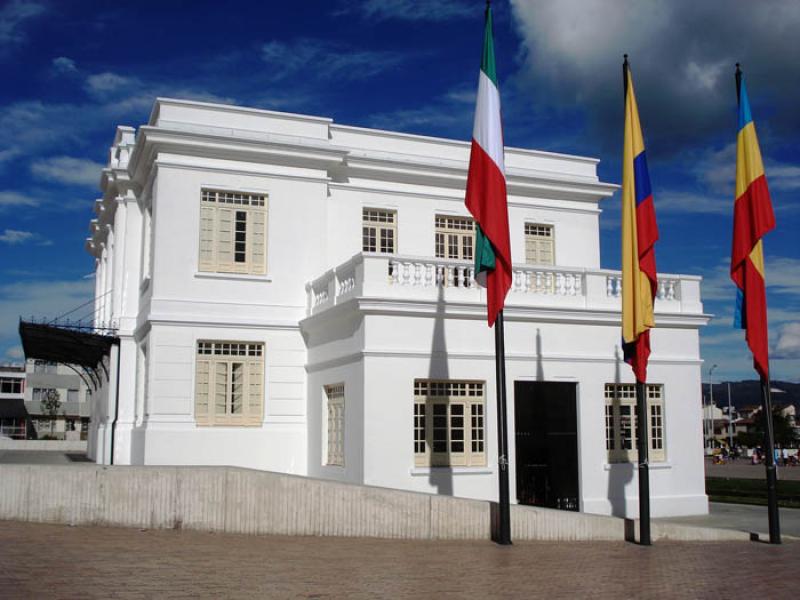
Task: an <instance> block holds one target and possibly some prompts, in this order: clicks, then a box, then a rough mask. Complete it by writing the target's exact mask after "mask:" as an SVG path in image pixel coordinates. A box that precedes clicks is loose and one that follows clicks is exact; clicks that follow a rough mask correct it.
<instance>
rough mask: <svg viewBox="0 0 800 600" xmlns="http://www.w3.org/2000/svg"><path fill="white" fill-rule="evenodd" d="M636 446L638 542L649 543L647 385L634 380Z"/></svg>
mask: <svg viewBox="0 0 800 600" xmlns="http://www.w3.org/2000/svg"><path fill="white" fill-rule="evenodd" d="M636 421H637V423H636V424H637V427H636V447H637V450H638V453H639V544H640V545H642V546H649V545H650V543H651V542H650V469H649V465H648V461H647V451H648V448H647V446H648V441H647V423H648V421H649V419H648V418H647V386H646V384H645V382H644V381H637V382H636Z"/></svg>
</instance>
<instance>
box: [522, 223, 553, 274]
mask: <svg viewBox="0 0 800 600" xmlns="http://www.w3.org/2000/svg"><path fill="white" fill-rule="evenodd" d="M525 263H526V264H529V265H552V264H554V263H555V251H554V244H553V226H552V225H542V224H540V223H525Z"/></svg>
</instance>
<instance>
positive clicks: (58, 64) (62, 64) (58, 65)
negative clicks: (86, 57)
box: [53, 56, 78, 74]
mask: <svg viewBox="0 0 800 600" xmlns="http://www.w3.org/2000/svg"><path fill="white" fill-rule="evenodd" d="M53 69H55V71H56V72H57V73H62V74H70V73H77V72H78V68H77V67H76V66H75V61H74V60H72V59H71V58H67V57H66V56H59V57H57V58H54V59H53Z"/></svg>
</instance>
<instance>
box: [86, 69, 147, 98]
mask: <svg viewBox="0 0 800 600" xmlns="http://www.w3.org/2000/svg"><path fill="white" fill-rule="evenodd" d="M136 83H137V81H136V79H134V78H132V77H125V76H123V75H117V74H116V73H110V72H106V73H98V74H96V75H89V77H87V78H86V85H85V88H86V91H87V92H89V93H90V94H92V95H94V96H100V97H102V96H106V95H108V94H111V93H114V92H118V91H120V90H124V89H129V88H130V87H131V86H133V85H134V84H136Z"/></svg>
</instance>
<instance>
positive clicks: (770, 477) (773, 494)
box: [761, 377, 781, 544]
mask: <svg viewBox="0 0 800 600" xmlns="http://www.w3.org/2000/svg"><path fill="white" fill-rule="evenodd" d="M761 410H762V411H764V450H765V452H766V457H765V458H766V460H765V461H764V467H765V468H766V470H767V515H768V517H769V543H770V544H780V543H781V523H780V518H779V517H778V490H777V480H778V474H777V468H776V467H775V443H774V439H775V437H774V431H773V428H772V400H771V398H770V393H769V378H768V377H762V378H761Z"/></svg>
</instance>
